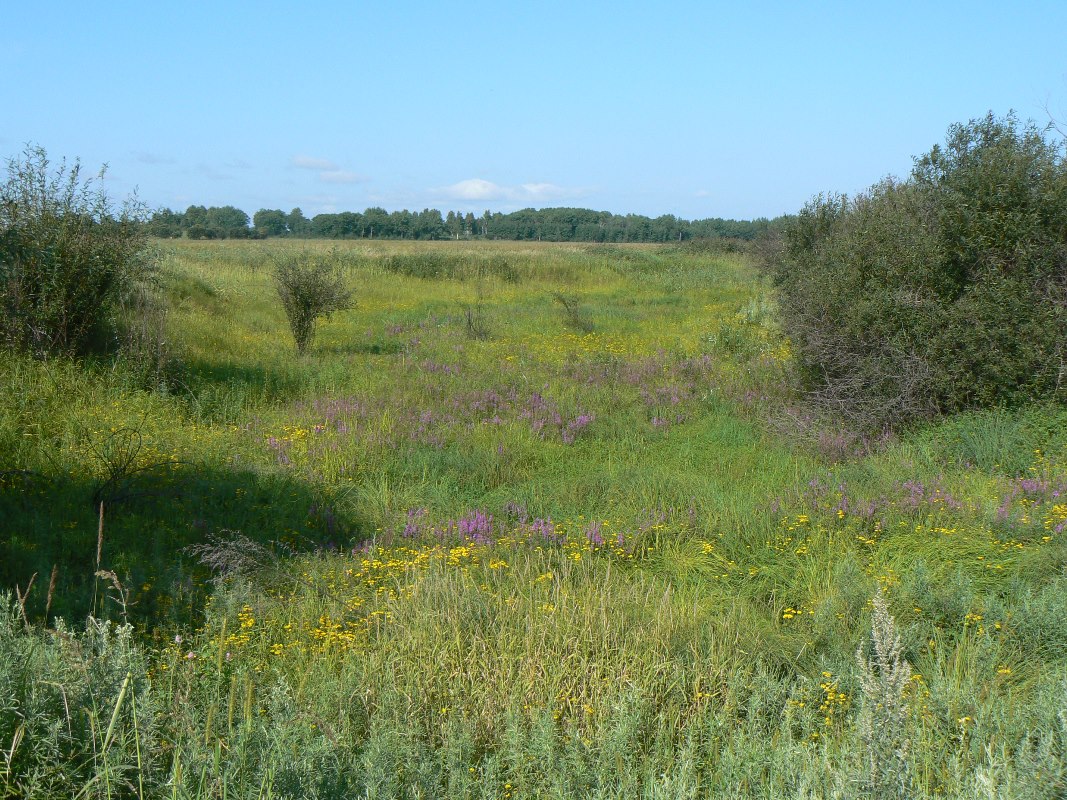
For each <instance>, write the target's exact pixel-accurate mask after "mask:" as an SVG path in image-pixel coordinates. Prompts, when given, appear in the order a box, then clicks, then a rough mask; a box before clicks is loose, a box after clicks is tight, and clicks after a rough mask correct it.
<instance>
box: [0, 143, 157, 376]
mask: <svg viewBox="0 0 1067 800" xmlns="http://www.w3.org/2000/svg"><path fill="white" fill-rule="evenodd" d="M7 172H8V177H7V180H6V181H5V182H4V183H2V184H0V312H2V313H0V341H2V342H3V344H4V346H6V347H8V348H10V349H14V350H19V351H23V352H30V353H33V354H34V355H36V356H38V357H48V356H54V355H83V354H85V353H87V352H88V351H90V350H92V349H94V347H98V346H100V345H106V344H110V343H113V342H114V339H115V338H116V334H117V338H118V339H119V340H120V343H122V340H123V339H124V338H126V337H125V334H124V333H123V331H122V329H123V327H124V325H125V324H126V323H127V322H128V320H126V319H125V316H126V315H127V314H128V313H131V312H136V311H137V310H138V309H140V308H143V307H144V306H143V303H140V302H139V301H138V300H137V297H138V295H140V294H142V293H143V292H142V289H143V285H144V284H145V281H146V279H147V278H150V277H151V275H152V273H153V268H154V264H155V261H154V258H153V257H152V255H151V253H150V252H149V251H148V250H146V248H145V243H146V238H145V234H144V229H143V226H142V224H141V222H142V216H143V215H142V214H141V210H140V209H139V207H138V206H137V205H136V204H135V203H134V202H132V201H128V202H127V203H126V204H125V205H124V206H123V207H122V208H121V209H120V210H118V211H116V210H115V209H114V208H113V207H112V205H111V203H110V201H109V199H108V197H107V196H106V195H105V194H104V193H103V192H102V191H101V190H99V189H97V187H96V183H95V181H96V180H99V179H100V178H102V177H103V174H104V173H103V171H101V172H100V174H99V175H98V176H97V178H96V179H95V180H94V179H92V178H90V179H83V178H82V174H81V165H80V164H79V163H78V162H77V161H76V162H74V164H73V165H72V166H68V165H67V163H66V162H65V161H62V162H60V164H59V165H58V167H56V168H54V169H53V167H52V165H51V163H50V162H49V160H48V156H47V154H46V153H45V151H44V150H43V149H42V148H39V147H28V148H27V149H26V150H25V152H24V153H23V154H22V156H21V158H13V159H10V160H9V161H8V162H7ZM134 327H136V326H134ZM138 341H139V340H138ZM139 343H140V344H143V343H142V342H140V341H139Z"/></svg>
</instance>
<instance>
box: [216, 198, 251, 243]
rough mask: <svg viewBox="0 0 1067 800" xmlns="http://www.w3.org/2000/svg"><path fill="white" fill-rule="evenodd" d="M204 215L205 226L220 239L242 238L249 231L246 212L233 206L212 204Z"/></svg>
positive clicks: (245, 236)
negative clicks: (205, 217)
mask: <svg viewBox="0 0 1067 800" xmlns="http://www.w3.org/2000/svg"><path fill="white" fill-rule="evenodd" d="M206 216H207V227H208V228H210V229H211V230H213V231H215V235H216V236H217V237H218V238H220V239H244V238H247V236H248V234H249V233H250V231H249V228H248V222H249V220H248V214H246V213H245V212H243V211H242V210H241V209H239V208H235V207H234V206H212V207H211V208H209V209H208V210H207V214H206Z"/></svg>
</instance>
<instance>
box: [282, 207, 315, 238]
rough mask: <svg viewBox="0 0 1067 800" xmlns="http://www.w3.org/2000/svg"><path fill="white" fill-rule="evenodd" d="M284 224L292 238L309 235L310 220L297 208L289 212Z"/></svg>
mask: <svg viewBox="0 0 1067 800" xmlns="http://www.w3.org/2000/svg"><path fill="white" fill-rule="evenodd" d="M286 224H287V225H288V227H289V233H290V234H291V235H293V236H307V235H308V234H309V233H311V220H309V219H308V218H307V217H305V216H304V212H303V211H301V210H300V209H299V208H294V209H293V210H292V211H290V212H289V217H288V219H287V220H286Z"/></svg>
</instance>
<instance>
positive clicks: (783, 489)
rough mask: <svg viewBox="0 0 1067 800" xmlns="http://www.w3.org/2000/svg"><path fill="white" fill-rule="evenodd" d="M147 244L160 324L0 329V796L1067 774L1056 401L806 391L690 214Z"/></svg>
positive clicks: (757, 788) (1011, 787) (1061, 431)
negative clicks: (317, 238) (498, 239)
mask: <svg viewBox="0 0 1067 800" xmlns="http://www.w3.org/2000/svg"><path fill="white" fill-rule="evenodd" d="M157 247H158V248H159V249H158V270H157V271H156V273H155V274H156V276H157V278H156V279H157V281H158V283H157V284H156V286H157V288H158V291H159V292H160V293H161V294H162V295H163V296H165V297H166V298H167V299H168V300H169V303H168V306H169V313H168V314H167V316H166V317H165V331H164V332H165V338H166V341H167V347H166V348H165V351H164V350H158V351H157V352H160V353H163V352H166V353H171V354H174V357H173V358H170V359H164V358H160V359H159V360H157V361H155V362H153V363H154V368H153V369H152V370H151V371H145V370H132V369H128V368H126V367H124V366H123V363H125V362H122V361H121V359H120V362H119V363H120V365H119V366H118V367H116V366H114V364H115V361H114V360H113V359H111V358H105V357H103V356H93V355H91V354H90V355H89V356H86V357H83V358H82V359H81V360H78V361H73V360H65V359H62V358H58V359H57V358H53V359H48V360H42V359H39V358H35V357H34V356H33V355H32V354H25V353H19V352H16V351H12V350H9V351H7V352H5V353H4V354H3V356H2V357H0V383H2V385H3V386H5V387H9V391H6V392H5V396H6V399H5V402H4V404H3V405H2V406H0V455H2V463H0V487H2V488H0V520H2V522H0V526H2V528H0V547H2V550H0V573H2V574H0V577H2V579H3V584H4V585H5V586H6V587H10V589H11V590H12V591H11V593H10V594H9V595H7V596H6V598H5V599H4V600H3V603H2V604H0V787H2V789H0V795H3V796H7V797H42V798H45V797H146V798H147V797H182V798H209V797H210V798H222V797H226V798H244V797H248V798H252V797H255V798H265V797H294V798H296V797H301V798H302V797H324V798H325V797H328V798H342V797H381V798H385V797H410V798H416V797H457V798H462V797H469V798H476V797H477V798H482V797H487V798H488V797H492V798H509V797H511V798H520V797H546V798H547V797H559V798H570V797H586V796H589V797H627V798H629V797H664V798H666V797H686V798H688V797H723V798H726V797H729V798H735V797H762V798H780V797H810V798H815V797H841V798H852V797H878V798H886V797H908V798H912V797H914V798H934V797H957V798H971V797H986V798H1022V797H1032V798H1055V797H1061V796H1063V793H1064V791H1065V790H1067V783H1065V770H1067V628H1065V627H1064V625H1063V620H1064V619H1065V618H1067V570H1065V566H1067V535H1065V533H1064V527H1065V525H1067V467H1065V464H1067V433H1065V431H1067V412H1065V411H1064V410H1063V408H1062V407H1061V406H1056V405H1047V406H1045V405H1029V406H1025V405H1024V406H1021V407H1018V408H1017V409H1016V410H1013V411H1010V412H1009V411H984V412H969V413H966V414H963V415H958V416H956V417H953V418H950V419H947V420H943V421H941V422H939V423H937V424H932V425H929V426H927V427H923V428H919V429H913V430H911V431H910V432H907V433H904V434H901V435H898V436H889V435H884V436H883V435H876V436H870V435H868V436H863V435H861V434H858V433H855V432H850V431H848V430H845V429H840V428H837V427H835V426H833V425H831V424H828V423H825V422H819V421H817V420H812V419H810V418H808V417H807V416H806V415H807V413H808V412H806V411H805V410H804V409H805V408H806V406H803V405H800V404H798V403H797V399H796V397H795V395H794V391H793V389H791V387H792V386H793V385H794V380H793V376H792V370H793V366H792V364H793V357H792V354H791V350H790V345H789V343H788V341H787V340H786V339H785V338H784V336H783V335H782V332H781V331H780V330H779V329H778V327H777V325H776V320H777V318H778V316H779V315H778V313H777V311H776V308H775V305H774V303H773V301H772V299H771V297H770V296H769V295H768V293H767V287H766V286H765V285H764V284H763V283H762V281H761V279H760V278H759V276H758V274H757V273H756V272H755V271H754V268H753V267H752V265H751V263H750V261H749V260H748V259H747V257H746V256H743V255H740V254H722V253H720V252H717V251H715V250H714V249H709V248H706V247H701V246H694V245H662V246H654V247H653V246H627V247H620V246H597V245H559V244H555V245H551V244H533V243H531V244H527V245H517V244H514V243H512V244H502V243H492V242H478V243H461V242H449V243H436V244H422V243H396V242H394V243H373V244H371V243H367V242H360V243H348V244H346V245H344V246H341V247H337V248H329V247H326V246H325V245H323V244H321V243H314V244H302V243H294V242H285V241H272V242H270V243H269V244H261V243H249V242H214V243H200V242H186V241H180V242H167V243H161V244H158V245H157ZM285 259H297V260H301V261H302V262H305V263H318V262H319V261H321V262H324V263H328V264H329V265H331V268H332V269H335V270H336V271H337V272H338V273H340V274H341V275H342V276H343V278H344V283H345V286H346V287H347V290H349V291H350V292H351V297H350V299H349V300H350V303H351V308H349V309H348V310H342V311H338V312H337V313H334V314H333V315H331V316H330V317H329V318H328V319H320V320H319V321H318V325H317V327H316V328H315V336H314V339H312V340H309V343H308V346H307V347H306V348H305V349H306V352H304V353H303V354H299V353H298V352H297V348H296V347H295V346H294V343H293V339H292V336H291V334H290V328H289V320H288V319H287V317H286V313H285V311H284V310H283V308H282V304H281V302H280V301H279V299H278V294H277V289H276V285H275V268H276V265H277V264H278V263H290V262H285ZM101 508H102V511H101Z"/></svg>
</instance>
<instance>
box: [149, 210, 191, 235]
mask: <svg viewBox="0 0 1067 800" xmlns="http://www.w3.org/2000/svg"><path fill="white" fill-rule="evenodd" d="M182 222H183V217H182V214H180V213H178V212H176V211H171V210H170V209H169V208H161V209H159V210H158V211H156V212H154V213H153V214H152V217H151V218H150V219H149V220H148V223H147V225H146V228H145V229H146V231H147V232H148V235H149V236H155V237H157V238H159V239H178V238H180V237H181V235H182Z"/></svg>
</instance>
